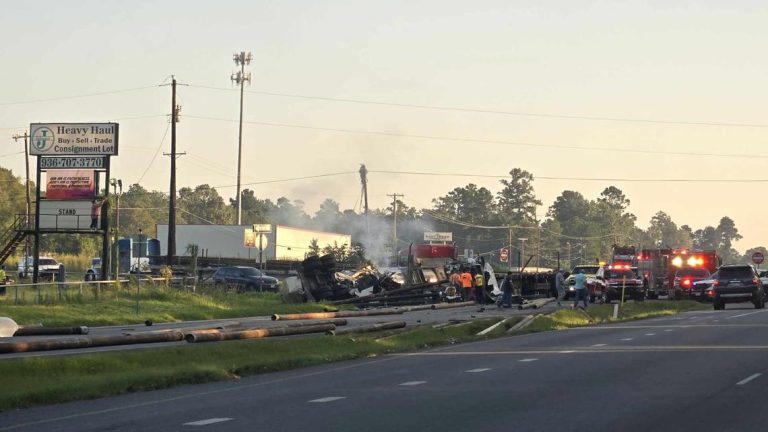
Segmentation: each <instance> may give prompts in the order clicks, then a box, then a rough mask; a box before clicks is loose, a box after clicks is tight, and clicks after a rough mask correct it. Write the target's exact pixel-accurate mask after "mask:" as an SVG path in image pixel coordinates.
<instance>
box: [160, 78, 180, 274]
mask: <svg viewBox="0 0 768 432" xmlns="http://www.w3.org/2000/svg"><path fill="white" fill-rule="evenodd" d="M171 78H172V81H171V152H170V153H163V155H165V156H170V157H171V187H170V191H169V192H170V193H169V194H168V196H169V199H168V250H167V254H166V259H165V262H166V264H167V265H171V264H173V257H174V256H176V158H177V157H178V156H181V155H184V154H186V153H176V123H178V122H179V111H181V106H179V105H176V77H174V76H171Z"/></svg>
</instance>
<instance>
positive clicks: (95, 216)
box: [91, 198, 103, 230]
mask: <svg viewBox="0 0 768 432" xmlns="http://www.w3.org/2000/svg"><path fill="white" fill-rule="evenodd" d="M102 204H103V202H102V201H97V200H96V199H95V198H94V199H93V201H91V229H92V230H95V229H98V228H99V219H101V205H102Z"/></svg>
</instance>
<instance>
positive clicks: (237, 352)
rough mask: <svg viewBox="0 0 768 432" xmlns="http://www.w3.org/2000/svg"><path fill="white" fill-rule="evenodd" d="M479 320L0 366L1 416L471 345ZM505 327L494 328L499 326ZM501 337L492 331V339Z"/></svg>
mask: <svg viewBox="0 0 768 432" xmlns="http://www.w3.org/2000/svg"><path fill="white" fill-rule="evenodd" d="M497 321H498V319H482V320H476V321H471V322H469V323H466V324H459V325H453V326H448V327H443V328H433V327H432V326H420V327H416V328H414V329H412V330H409V331H405V332H402V333H396V334H390V335H388V336H384V335H383V334H367V335H364V336H352V335H350V336H318V337H307V338H290V339H257V340H240V341H230V342H222V343H216V344H190V345H188V346H179V347H173V348H158V349H142V350H138V351H121V352H103V353H93V354H83V355H76V356H67V357H36V358H27V359H18V360H7V361H2V362H0V388H2V389H3V391H2V392H0V411H7V410H10V409H17V408H26V407H30V406H34V405H41V404H51V403H59V402H66V401H72V400H81V399H93V398H99V397H105V396H113V395H119V394H124V393H130V392H137V391H147V390H156V389H162V388H168V387H173V386H177V385H182V384H198V383H205V382H212V381H222V380H227V379H237V378H239V377H242V376H247V375H255V374H260V373H265V372H274V371H280V370H286V369H293V368H298V367H305V366H311V365H316V364H321V363H329V362H334V361H340V360H352V359H359V358H366V357H375V356H380V355H384V354H388V353H397V352H405V351H413V350H417V349H424V348H430V347H436V346H441V345H449V344H454V343H460V342H467V341H472V340H481V339H487V338H488V337H489V336H476V333H478V332H479V331H481V330H483V329H485V328H486V327H488V326H490V325H492V324H494V323H495V322H497ZM503 327H504V326H500V328H503ZM501 334H503V330H501V331H500V332H494V335H495V336H498V335H501Z"/></svg>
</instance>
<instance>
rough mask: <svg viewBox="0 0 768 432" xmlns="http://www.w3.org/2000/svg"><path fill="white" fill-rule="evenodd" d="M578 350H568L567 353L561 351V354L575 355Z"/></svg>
mask: <svg viewBox="0 0 768 432" xmlns="http://www.w3.org/2000/svg"><path fill="white" fill-rule="evenodd" d="M575 352H576V350H567V351H560V354H573V353H575Z"/></svg>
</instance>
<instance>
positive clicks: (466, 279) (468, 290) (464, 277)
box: [461, 269, 475, 301]
mask: <svg viewBox="0 0 768 432" xmlns="http://www.w3.org/2000/svg"><path fill="white" fill-rule="evenodd" d="M474 282H475V281H474V280H473V278H472V274H471V273H470V272H469V270H467V269H464V270H463V271H462V272H461V298H462V299H463V300H464V301H467V300H469V296H470V295H471V294H472V285H474Z"/></svg>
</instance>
